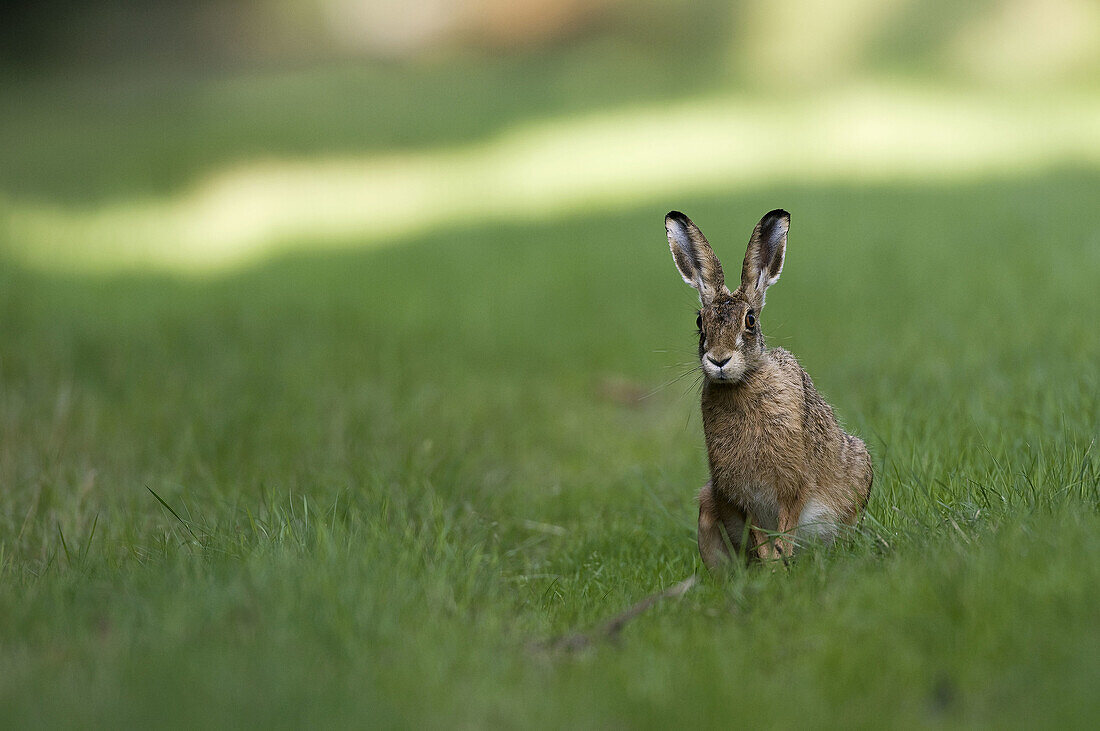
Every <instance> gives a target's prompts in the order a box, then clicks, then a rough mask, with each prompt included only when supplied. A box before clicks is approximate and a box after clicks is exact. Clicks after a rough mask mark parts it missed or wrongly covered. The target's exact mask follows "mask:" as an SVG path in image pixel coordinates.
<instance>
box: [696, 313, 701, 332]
mask: <svg viewBox="0 0 1100 731" xmlns="http://www.w3.org/2000/svg"><path fill="white" fill-rule="evenodd" d="M695 327H697V328H699V329H700V330H702V329H703V316H702V315H697V316H696V318H695Z"/></svg>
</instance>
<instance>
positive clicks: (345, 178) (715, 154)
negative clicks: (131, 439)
mask: <svg viewBox="0 0 1100 731" xmlns="http://www.w3.org/2000/svg"><path fill="white" fill-rule="evenodd" d="M1066 165H1070V166H1074V167H1079V168H1095V167H1098V166H1100V99H1097V98H1095V97H1091V96H1073V95H1067V94H1060V95H1056V96H1051V97H1048V98H1032V99H1028V100H1018V101H1006V100H1003V99H998V98H994V97H982V96H979V95H975V94H961V93H958V94H952V93H945V92H931V91H918V90H912V91H899V90H897V89H890V90H888V89H881V88H860V89H856V90H852V91H849V92H846V93H838V94H831V95H828V96H824V97H820V98H800V99H789V100H782V101H776V100H770V101H766V100H761V99H755V98H725V97H720V98H707V99H699V100H695V101H692V102H685V103H677V104H675V105H669V106H665V107H662V108H659V109H658V108H651V109H629V110H622V111H617V112H605V113H600V114H596V115H592V116H588V117H580V118H565V119H558V120H553V121H546V122H542V123H538V124H529V125H526V126H522V127H519V128H516V129H513V130H511V131H508V132H506V133H503V134H502V135H500V136H498V137H496V138H494V139H491V140H488V141H486V142H481V143H476V144H472V145H468V146H464V147H457V148H445V149H439V150H435V151H422V152H416V153H404V154H392V155H376V156H369V157H362V158H327V159H299V160H271V159H269V160H261V161H257V162H254V163H250V164H244V165H236V166H233V167H231V168H229V169H227V170H224V171H222V172H219V173H216V174H213V175H212V176H211V177H209V178H208V179H207V180H205V181H202V182H199V183H198V184H196V185H195V186H194V187H193V188H191V189H189V190H187V191H184V192H181V193H178V194H172V195H168V196H164V197H145V198H136V199H126V200H119V201H115V202H108V203H102V204H94V205H90V206H86V207H80V206H79V205H63V204H59V203H51V202H49V201H35V200H24V199H9V200H8V201H6V202H4V203H3V207H2V208H0V210H2V211H3V219H4V234H3V236H4V239H5V241H4V244H5V247H6V249H7V251H8V253H9V255H10V256H13V257H16V258H18V259H19V260H21V261H23V262H26V263H29V264H33V265H35V266H40V267H47V268H58V267H60V268H75V269H78V270H81V269H97V270H103V269H107V270H113V269H120V268H121V269H126V268H140V267H147V266H153V267H158V268H168V269H176V270H182V271H202V270H207V271H209V270H216V269H220V268H224V267H226V266H233V265H239V264H242V263H246V262H251V261H255V260H257V259H259V258H261V257H264V256H267V255H270V254H272V253H274V252H279V251H287V250H292V249H294V248H297V247H300V246H302V244H303V242H306V241H308V242H310V245H311V246H318V245H322V246H323V245H326V244H327V245H332V244H333V243H335V242H341V243H342V244H344V245H347V244H348V243H349V242H353V243H354V245H360V246H377V245H385V244H388V243H391V242H393V241H394V240H397V239H400V238H405V237H409V236H412V235H416V234H419V233H423V232H426V231H430V230H433V229H435V228H439V227H443V226H449V225H454V224H460V223H468V222H471V221H480V220H486V219H488V220H495V221H500V222H509V221H525V220H545V219H548V218H550V217H553V216H558V215H566V214H569V215H572V214H578V213H583V212H586V211H592V210H624V209H627V208H629V207H631V206H635V205H638V204H640V203H648V202H652V203H653V204H654V205H655V206H657V207H662V206H663V207H665V208H669V207H674V205H680V203H679V202H678V201H682V200H683V198H684V197H685V196H692V195H700V194H703V193H705V192H706V191H709V190H716V189H721V190H725V191H728V192H729V193H731V194H733V193H737V192H742V191H746V190H750V189H752V188H755V187H759V186H762V185H769V184H775V183H777V182H782V181H800V182H804V183H807V182H816V183H821V182H878V183H881V182H891V181H893V182H897V181H932V180H935V181H942V182H948V181H958V180H967V179H976V178H979V177H988V176H1004V175H1019V174H1021V173H1035V172H1037V171H1041V170H1044V169H1050V168H1052V167H1057V166H1066Z"/></svg>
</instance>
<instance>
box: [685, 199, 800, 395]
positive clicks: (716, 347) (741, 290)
mask: <svg viewBox="0 0 1100 731" xmlns="http://www.w3.org/2000/svg"><path fill="white" fill-rule="evenodd" d="M790 224H791V216H790V214H789V213H787V212H786V211H784V210H781V209H776V210H774V211H772V212H770V213H767V214H765V215H764V217H763V218H761V219H760V223H758V224H756V228H755V229H753V232H752V238H751V239H749V247H748V251H746V252H745V263H744V264H742V265H741V285H740V286H739V287H738V288H737V289H735V290H734V291H732V292H731V291H729V289H728V288H727V287H726V281H725V275H723V274H722V264H721V263H720V262H719V261H718V257H717V256H715V255H714V251H713V250H711V248H710V244H709V243H707V239H706V237H705V236H703V232H702V231H700V230H699V228H698V227H697V226H696V225H695V224H694V223H692V222H691V219H690V218H688V217H687V216H685V215H684V214H682V213H680V212H679V211H672V212H671V213H669V214H668V215H667V216H665V231H666V232H667V233H668V245H669V248H670V249H672V258H673V259H674V260H675V262H676V268H677V269H679V270H680V276H682V277H683V278H684V281H685V282H687V283H688V284H690V285H691V286H692V287H694V288H695V289H697V290H698V291H699V302H700V303H701V305H702V306H701V307H700V309H699V316H698V318H697V319H696V325H697V326H698V327H699V361H700V363H701V364H702V367H703V373H705V374H706V376H707V378H708V379H710V380H711V381H713V382H718V383H735V382H737V381H739V380H741V377H742V376H744V375H745V374H746V373H748V372H749V371H751V370H752V369H753V368H755V367H756V366H757V365H758V364H759V363H760V361H761V359H762V358H763V356H764V335H763V334H762V333H761V332H760V310H762V309H763V307H764V292H765V291H766V290H767V289H768V287H770V286H771V285H773V284H775V283H776V282H777V281H779V273H780V272H781V271H783V255H784V254H785V253H786V251H787V229H788V228H789V227H790Z"/></svg>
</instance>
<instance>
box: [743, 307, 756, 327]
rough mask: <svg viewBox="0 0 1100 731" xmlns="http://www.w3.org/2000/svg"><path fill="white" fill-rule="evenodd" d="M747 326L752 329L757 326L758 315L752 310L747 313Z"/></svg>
mask: <svg viewBox="0 0 1100 731" xmlns="http://www.w3.org/2000/svg"><path fill="white" fill-rule="evenodd" d="M745 327H747V328H748V329H749V330H752V329H753V328H754V327H756V315H754V314H752V310H749V311H748V312H747V313H745Z"/></svg>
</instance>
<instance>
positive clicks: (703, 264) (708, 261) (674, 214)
mask: <svg viewBox="0 0 1100 731" xmlns="http://www.w3.org/2000/svg"><path fill="white" fill-rule="evenodd" d="M665 232H666V233H667V234H668V248H669V249H671V250H672V258H673V260H675V262H676V268H677V269H679V270H680V276H681V277H683V278H684V281H685V282H687V283H688V284H690V285H691V286H692V287H695V289H697V290H699V301H700V302H702V303H703V304H704V305H705V304H707V303H709V302H710V301H711V300H713V299H714V297H715V296H716V295H717V294H718V293H719V292H722V291H724V290H725V289H726V276H725V275H724V274H723V273H722V264H721V263H720V262H719V261H718V257H717V256H715V255H714V251H713V250H712V249H711V248H710V244H709V243H707V237H706V236H703V232H702V231H700V230H699V227H698V226H696V225H695V224H694V223H692V222H691V219H690V218H688V217H687V216H685V215H684V214H682V213H680V212H679V211H671V212H670V213H669V214H668V215H667V216H665Z"/></svg>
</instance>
